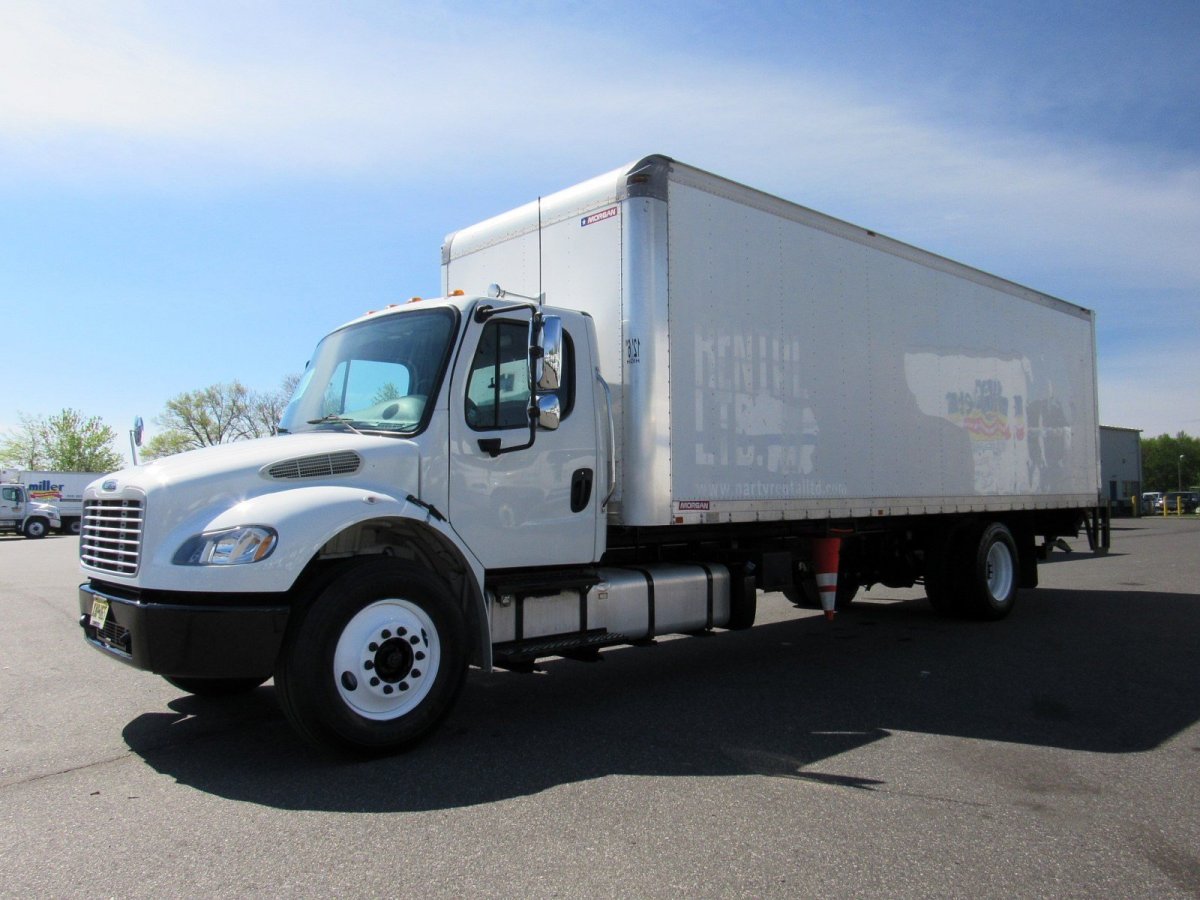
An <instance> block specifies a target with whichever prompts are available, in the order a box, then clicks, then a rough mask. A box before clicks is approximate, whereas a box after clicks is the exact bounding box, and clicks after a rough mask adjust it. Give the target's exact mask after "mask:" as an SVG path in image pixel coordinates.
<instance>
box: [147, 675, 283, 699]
mask: <svg viewBox="0 0 1200 900" xmlns="http://www.w3.org/2000/svg"><path fill="white" fill-rule="evenodd" d="M268 677H270V676H267V675H264V676H263V677H262V678H175V677H174V676H171V675H164V676H163V680H165V681H166V682H167V683H168V684H171V685H173V686H175V687H177V688H179V689H180V690H181V691H184V692H185V693H188V694H195V695H196V696H197V697H233V696H236V695H238V694H248V693H250V691H252V690H254V689H255V688H256V687H258V686H259V685H260V684H262V683H263V682H264V681H266V680H267V678H268Z"/></svg>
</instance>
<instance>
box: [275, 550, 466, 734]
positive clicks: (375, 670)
mask: <svg viewBox="0 0 1200 900" xmlns="http://www.w3.org/2000/svg"><path fill="white" fill-rule="evenodd" d="M465 635H466V629H465V626H464V623H463V615H462V611H461V610H460V609H459V608H458V606H457V605H456V604H455V603H454V600H453V598H452V597H451V596H450V594H449V592H448V591H447V590H446V588H445V587H444V585H443V584H442V582H441V581H440V580H439V579H437V578H436V577H435V576H434V575H432V574H431V573H429V572H428V571H426V570H425V569H421V568H419V567H417V566H415V565H413V564H411V563H406V562H401V561H399V560H396V559H393V558H391V557H376V558H373V559H369V560H365V561H363V562H361V563H358V564H356V565H354V566H352V567H351V568H349V569H348V570H346V571H345V572H344V573H342V574H341V575H340V576H338V577H336V578H335V579H334V580H333V581H332V582H330V583H329V584H328V585H327V586H326V587H324V588H323V589H322V590H321V591H320V592H319V593H318V594H317V596H316V598H315V599H314V600H313V601H312V603H311V604H309V605H308V607H307V608H306V609H302V610H298V611H297V613H296V621H294V622H293V623H292V626H291V627H290V629H289V633H288V636H287V638H286V639H285V642H284V647H283V651H282V652H281V654H280V657H279V662H278V664H277V667H276V670H275V688H276V692H277V694H278V695H279V699H280V704H281V706H282V707H283V711H284V714H285V715H286V716H287V718H288V719H289V721H290V722H291V723H292V725H293V726H294V727H295V728H296V730H297V731H299V732H300V734H301V735H302V736H303V737H304V738H305V739H307V740H308V741H309V742H310V743H312V744H314V745H316V746H318V747H321V748H323V749H327V750H340V751H346V750H349V751H352V752H359V753H386V752H391V751H395V750H399V749H401V748H403V747H405V746H407V745H409V744H412V743H414V742H416V741H417V740H419V739H420V738H422V737H424V736H425V735H426V734H427V733H428V732H429V731H430V730H431V729H432V728H433V727H434V726H435V725H436V724H437V723H438V722H439V721H440V720H441V718H442V717H443V716H444V715H445V714H446V713H447V712H448V711H449V710H450V707H451V706H452V705H453V703H454V700H455V699H456V698H457V696H458V692H459V690H460V689H461V688H462V684H463V680H464V678H465V676H466V669H467V652H466V637H465Z"/></svg>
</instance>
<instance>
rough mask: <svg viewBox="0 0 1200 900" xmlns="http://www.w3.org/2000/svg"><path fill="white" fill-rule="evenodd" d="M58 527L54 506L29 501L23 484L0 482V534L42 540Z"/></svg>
mask: <svg viewBox="0 0 1200 900" xmlns="http://www.w3.org/2000/svg"><path fill="white" fill-rule="evenodd" d="M62 527H63V525H62V518H61V517H60V516H59V513H58V507H57V506H55V505H54V504H53V503H42V502H40V501H38V500H34V499H31V498H30V495H29V491H27V490H26V488H25V485H23V484H20V483H18V482H15V481H9V480H8V479H3V480H0V534H23V535H25V537H27V538H44V537H45V536H46V535H47V534H49V533H50V532H51V531H61V530H62Z"/></svg>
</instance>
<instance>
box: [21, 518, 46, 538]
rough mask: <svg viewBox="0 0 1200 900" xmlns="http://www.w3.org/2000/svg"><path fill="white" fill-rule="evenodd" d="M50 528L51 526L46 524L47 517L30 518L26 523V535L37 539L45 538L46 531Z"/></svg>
mask: <svg viewBox="0 0 1200 900" xmlns="http://www.w3.org/2000/svg"><path fill="white" fill-rule="evenodd" d="M49 530H50V526H49V525H47V524H46V520H45V519H30V520H29V521H28V522H26V523H25V537H27V538H33V539H34V540H37V539H39V538H44V537H45V536H46V532H47V531H49Z"/></svg>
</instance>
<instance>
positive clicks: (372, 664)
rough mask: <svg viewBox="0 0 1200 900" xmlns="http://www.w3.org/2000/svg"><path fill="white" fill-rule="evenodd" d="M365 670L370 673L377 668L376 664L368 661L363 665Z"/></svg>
mask: <svg viewBox="0 0 1200 900" xmlns="http://www.w3.org/2000/svg"><path fill="white" fill-rule="evenodd" d="M363 668H364V669H366V670H367V671H368V672H369V671H371V670H372V669H373V668H375V663H373V662H371V660H369V659H368V660H367V661H366V662H365V663H363Z"/></svg>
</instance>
